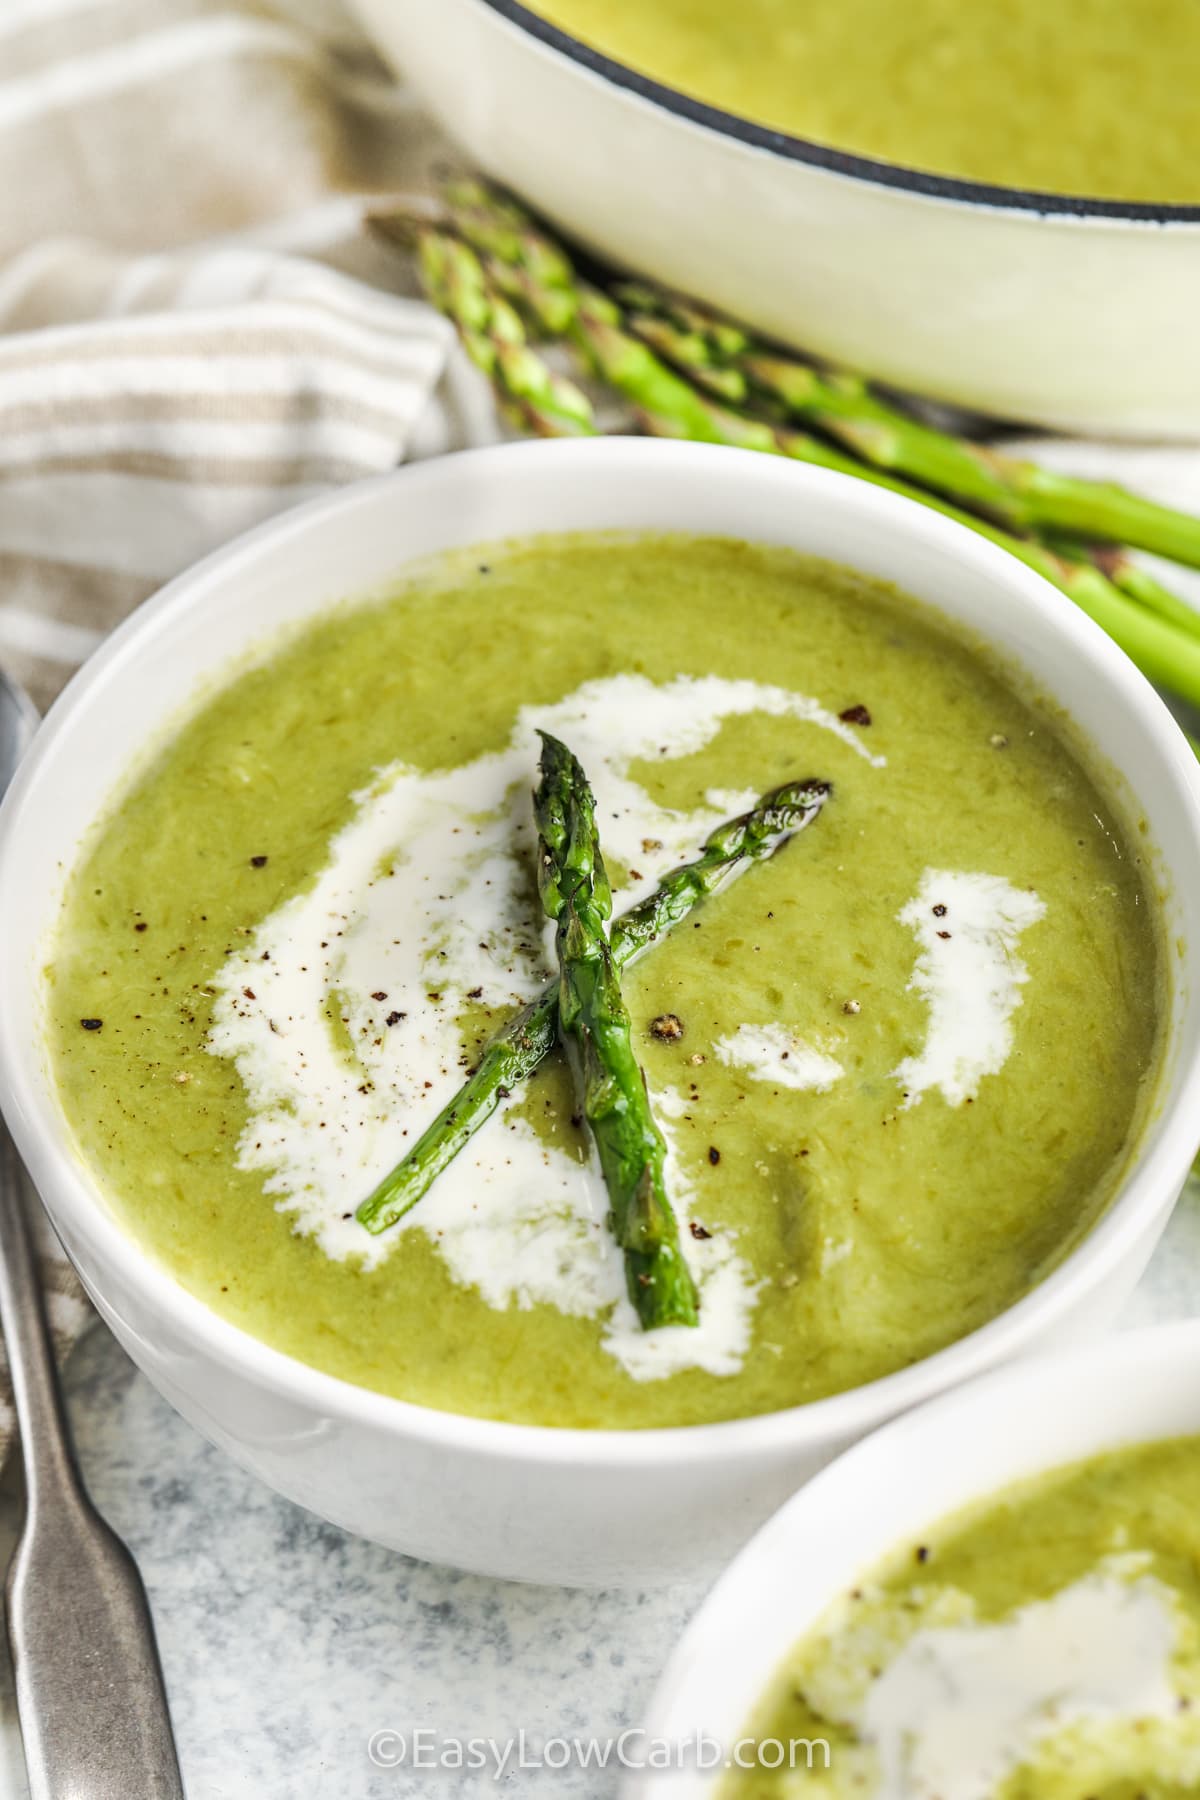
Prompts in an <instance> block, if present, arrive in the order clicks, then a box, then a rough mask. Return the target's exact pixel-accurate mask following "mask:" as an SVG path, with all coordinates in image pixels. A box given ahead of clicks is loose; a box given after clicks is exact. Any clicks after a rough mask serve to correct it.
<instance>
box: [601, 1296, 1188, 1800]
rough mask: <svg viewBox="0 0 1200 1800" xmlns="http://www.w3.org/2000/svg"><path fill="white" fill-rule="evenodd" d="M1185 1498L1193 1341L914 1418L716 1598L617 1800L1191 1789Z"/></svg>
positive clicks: (801, 1499) (1040, 1366) (887, 1435)
mask: <svg viewBox="0 0 1200 1800" xmlns="http://www.w3.org/2000/svg"><path fill="white" fill-rule="evenodd" d="M1198 1503H1200V1328H1198V1327H1197V1326H1196V1325H1194V1324H1192V1323H1190V1322H1189V1323H1186V1324H1182V1325H1171V1326H1166V1327H1160V1328H1158V1329H1155V1330H1153V1331H1146V1332H1139V1333H1133V1334H1129V1335H1118V1336H1117V1337H1115V1338H1112V1339H1109V1340H1107V1341H1105V1342H1104V1343H1102V1344H1100V1345H1098V1346H1091V1347H1089V1348H1087V1349H1085V1350H1075V1351H1071V1352H1068V1353H1066V1354H1061V1355H1059V1356H1056V1357H1052V1358H1038V1359H1035V1360H1034V1361H1033V1362H1031V1363H1029V1364H1027V1365H1023V1366H1020V1367H1017V1368H1014V1369H1006V1370H1003V1371H1001V1372H1000V1373H998V1374H995V1375H991V1376H988V1377H986V1378H985V1379H983V1380H981V1381H978V1382H971V1383H969V1384H968V1385H967V1386H966V1387H965V1388H961V1389H959V1390H957V1391H956V1392H955V1393H953V1394H951V1395H948V1396H944V1397H943V1398H942V1399H940V1400H937V1401H934V1402H932V1403H931V1404H930V1405H928V1406H924V1407H921V1408H920V1409H918V1410H917V1411H916V1412H914V1413H911V1414H909V1415H908V1416H907V1417H906V1418H903V1419H900V1420H897V1421H895V1422H894V1423H893V1424H891V1425H889V1426H887V1427H886V1428H885V1429H884V1430H882V1431H880V1432H878V1433H877V1434H876V1435H875V1436H873V1437H872V1438H870V1439H869V1440H868V1441H867V1442H866V1443H864V1444H860V1445H858V1446H856V1448H855V1449H853V1450H851V1451H849V1452H848V1453H847V1454H846V1455H845V1456H844V1457H842V1458H841V1459H840V1460H839V1461H838V1462H837V1463H836V1464H835V1465H834V1466H833V1467H832V1468H830V1469H827V1470H825V1471H823V1473H822V1474H821V1475H820V1476H818V1477H817V1479H816V1480H815V1481H813V1482H812V1483H811V1484H810V1485H809V1486H808V1487H807V1488H806V1489H805V1490H804V1491H803V1492H802V1493H800V1494H798V1495H797V1496H796V1497H795V1498H794V1499H793V1500H792V1501H790V1502H789V1504H788V1505H787V1506H785V1507H784V1508H783V1509H782V1511H780V1512H779V1513H778V1514H777V1515H776V1516H775V1518H774V1519H772V1520H771V1521H770V1523H769V1524H768V1525H766V1526H765V1527H764V1528H763V1530H762V1531H761V1532H760V1533H759V1534H758V1536H757V1537H756V1538H755V1539H754V1540H753V1541H752V1542H751V1543H750V1544H749V1545H748V1546H747V1548H746V1549H745V1550H744V1551H743V1552H742V1554H741V1555H740V1556H739V1557H738V1558H737V1559H736V1561H735V1562H734V1563H733V1565H732V1566H731V1568H730V1569H729V1570H728V1571H727V1572H726V1574H725V1575H724V1576H723V1577H722V1579H721V1580H720V1581H719V1582H718V1584H717V1586H716V1588H715V1589H714V1590H713V1592H712V1594H711V1595H710V1596H709V1598H708V1599H707V1601H706V1602H705V1604H704V1606H703V1608H702V1609H701V1611H700V1613H699V1614H698V1615H697V1617H696V1619H695V1620H694V1621H693V1623H692V1624H691V1626H690V1627H689V1628H688V1631H687V1634H686V1636H685V1638H684V1640H683V1642H682V1643H681V1645H680V1647H679V1649H678V1650H677V1652H676V1654H675V1656H674V1658H673V1660H672V1662H671V1663H670V1664H669V1665H668V1668H667V1670H666V1673H665V1675H664V1677H663V1681H662V1684H661V1686H660V1688H659V1691H658V1694H657V1695H656V1697H655V1699H654V1701H653V1702H652V1704H651V1709H650V1715H649V1717H648V1718H647V1720H646V1721H645V1726H644V1729H643V1730H639V1731H637V1732H635V1733H631V1734H630V1736H629V1754H628V1756H627V1763H628V1764H629V1765H631V1767H630V1768H629V1772H628V1774H627V1779H626V1786H625V1788H624V1790H623V1793H624V1795H625V1797H626V1800H650V1797H651V1796H655V1797H657V1796H659V1795H667V1794H670V1795H671V1796H672V1797H673V1800H751V1796H753V1800H790V1797H791V1796H794V1795H797V1794H802V1793H805V1792H809V1791H812V1792H815V1793H819V1794H820V1795H821V1796H822V1800H840V1797H842V1796H847V1797H850V1796H853V1800H885V1797H886V1800H890V1797H891V1796H897V1797H899V1796H904V1797H905V1800H935V1797H937V1800H946V1797H948V1796H953V1797H954V1800H990V1797H991V1796H994V1795H1018V1794H1019V1795H1021V1796H1022V1800H1026V1797H1028V1800H1068V1797H1070V1800H1076V1797H1080V1796H1086V1795H1100V1794H1104V1795H1108V1794H1113V1795H1117V1794H1119V1795H1125V1794H1130V1795H1134V1794H1140V1795H1145V1796H1151V1795H1176V1794H1192V1793H1195V1792H1196V1791H1197V1788H1198V1787H1200V1581H1198V1578H1197V1556H1196V1533H1197V1525H1196V1519H1197V1506H1198Z"/></svg>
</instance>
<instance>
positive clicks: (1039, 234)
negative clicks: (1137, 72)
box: [354, 0, 1200, 438]
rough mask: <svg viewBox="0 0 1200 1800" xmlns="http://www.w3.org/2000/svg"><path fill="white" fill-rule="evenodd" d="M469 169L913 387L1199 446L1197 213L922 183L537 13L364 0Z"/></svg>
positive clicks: (591, 236)
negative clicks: (633, 65) (584, 38)
mask: <svg viewBox="0 0 1200 1800" xmlns="http://www.w3.org/2000/svg"><path fill="white" fill-rule="evenodd" d="M354 3H355V5H356V7H357V10H358V12H359V14H360V16H361V18H362V20H363V22H364V24H365V25H366V27H367V28H368V30H369V31H370V33H371V34H372V36H373V38H374V40H375V42H376V43H377V45H378V46H379V48H380V50H381V51H382V52H383V53H384V55H385V56H387V57H388V58H389V59H390V60H391V62H392V63H393V65H394V66H395V67H396V68H397V69H398V70H400V71H401V72H402V73H403V75H404V76H405V78H406V79H408V80H411V82H412V83H413V85H414V87H415V88H416V89H417V91H418V92H419V93H420V95H421V96H422V97H423V98H424V99H425V100H426V101H427V103H428V104H429V106H430V107H431V108H432V110H433V111H434V112H435V113H436V115H437V117H438V119H439V120H440V122H441V123H442V124H443V125H444V126H445V128H446V130H447V131H449V132H450V133H451V134H452V136H453V137H454V138H455V139H456V140H457V141H458V143H460V144H461V145H462V147H463V149H464V150H465V151H466V152H467V154H468V155H469V156H470V157H471V158H472V160H473V161H474V162H475V163H476V164H477V165H478V167H479V168H481V169H483V170H484V171H486V172H487V173H489V174H490V175H493V176H494V177H496V178H497V179H499V180H501V181H503V182H506V183H507V184H508V185H509V186H510V187H512V188H513V189H514V190H515V191H516V192H517V193H519V194H521V195H523V196H524V197H525V198H526V199H528V200H529V201H530V202H531V203H532V204H533V205H535V206H537V207H538V208H539V209H541V211H543V212H544V213H545V215H546V216H547V217H548V218H549V219H551V220H553V221H554V222H555V223H556V224H557V225H558V226H559V227H561V229H562V230H563V231H565V232H567V233H568V234H570V235H571V236H572V237H574V238H576V239H577V240H579V241H580V242H582V243H584V244H586V245H587V246H589V247H590V248H591V249H593V250H595V251H598V252H599V253H600V254H601V255H603V256H605V257H608V258H611V259H612V260H614V261H615V262H617V263H619V264H622V265H625V266H627V267H629V268H632V269H635V270H638V271H639V272H641V273H643V274H647V275H652V276H654V277H656V278H657V279H658V280H660V281H665V282H668V283H670V284H672V285H674V286H677V287H680V288H682V289H683V290H684V291H685V292H688V293H692V294H695V295H697V296H699V297H701V298H703V299H705V300H708V301H709V302H711V303H712V304H714V305H716V306H720V307H723V308H725V309H726V310H727V311H728V312H730V313H732V314H733V315H734V316H735V317H736V318H739V319H742V320H744V321H746V322H747V323H749V324H752V325H754V326H756V327H757V328H759V329H760V330H762V331H765V332H768V333H770V334H772V335H773V336H776V337H779V338H781V339H782V340H784V341H785V342H788V343H791V344H795V345H797V346H799V347H800V348H802V349H808V350H810V351H813V352H815V353H817V354H819V355H822V356H826V357H829V358H831V359H833V360H834V361H836V362H839V363H842V364H845V365H846V366H848V367H850V368H856V369H861V370H863V371H864V372H865V373H867V374H869V375H873V376H875V377H877V378H878V379H881V380H886V381H889V382H892V383H895V384H896V385H897V386H900V387H904V388H909V389H911V390H912V391H913V392H914V393H919V394H925V395H928V396H930V397H931V398H935V399H941V400H945V401H950V402H953V403H955V404H956V405H959V406H964V407H969V408H974V409H977V410H978V411H980V412H984V413H990V414H992V415H994V416H996V417H998V418H1007V419H1017V420H1026V421H1029V422H1031V423H1034V424H1040V425H1051V426H1060V427H1064V428H1067V429H1071V430H1078V431H1084V432H1095V433H1110V434H1122V435H1130V436H1143V437H1154V436H1169V437H1178V438H1187V437H1196V436H1198V435H1200V357H1198V356H1197V355H1196V353H1195V329H1196V323H1195V322H1196V318H1197V315H1198V314H1200V207H1195V206H1190V207H1185V206H1147V205H1138V204H1134V203H1125V202H1117V201H1098V200H1088V199H1086V198H1079V199H1073V198H1064V197H1062V196H1056V195H1047V194H1036V193H1031V192H1027V191H1026V190H1023V189H1019V188H997V187H988V186H985V185H983V184H981V183H978V182H970V181H956V180H952V179H950V178H947V177H941V176H935V175H927V174H922V173H919V172H918V171H915V170H911V169H905V168H901V167H899V166H897V165H893V164H890V163H880V162H874V161H871V160H869V159H867V158H865V157H859V156H854V155H851V154H848V153H842V152H839V151H837V150H832V149H828V148H826V147H824V146H822V145H818V144H813V143H809V142H806V141H805V140H803V139H800V138H795V137H789V136H787V135H786V134H785V133H783V132H778V131H771V130H768V129H766V128H764V127H761V126H757V125H754V124H751V123H750V122H748V121H747V120H744V119H741V118H737V117H735V116H733V115H732V114H729V113H724V112H720V111H717V110H716V109H715V108H713V107H709V106H705V105H702V104H700V103H699V102H697V101H694V100H691V99H689V98H687V97H686V96H685V95H683V94H681V93H678V92H677V91H676V90H674V89H672V88H669V87H665V86H663V85H662V84H661V83H659V82H656V81H652V80H650V79H648V78H646V77H644V76H642V75H639V74H637V73H635V72H634V71H633V70H631V69H628V68H626V67H625V66H623V65H622V64H620V63H617V62H614V61H613V60H612V59H611V58H609V57H606V56H603V55H601V54H599V53H598V52H596V51H594V50H591V49H589V48H588V47H587V46H586V45H584V44H582V43H580V42H579V41H578V40H577V39H575V38H572V37H570V36H568V35H566V34H565V33H564V32H561V31H558V30H556V29H555V28H554V27H553V26H550V25H548V24H547V23H546V22H545V21H544V20H542V19H540V18H539V17H538V16H537V15H536V14H535V13H532V12H530V11H529V10H528V8H527V7H525V6H522V5H520V4H519V3H518V0H437V3H436V5H431V4H430V0H354Z"/></svg>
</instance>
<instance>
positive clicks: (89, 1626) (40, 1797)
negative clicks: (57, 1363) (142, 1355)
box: [0, 1126, 183, 1800]
mask: <svg viewBox="0 0 1200 1800" xmlns="http://www.w3.org/2000/svg"><path fill="white" fill-rule="evenodd" d="M0 1139H2V1142H0V1329H2V1330H3V1333H4V1343H5V1348H6V1350H7V1352H8V1365H9V1369H10V1371H11V1375H12V1389H13V1403H14V1406H15V1409H16V1414H17V1422H18V1425H19V1427H20V1432H21V1450H22V1457H23V1461H24V1465H25V1487H26V1509H25V1522H24V1527H23V1529H22V1533H21V1538H20V1541H19V1543H18V1545H17V1549H16V1552H15V1554H14V1556H13V1561H12V1567H11V1568H10V1570H9V1574H8V1636H9V1643H10V1644H11V1646H12V1655H13V1669H14V1673H15V1677H16V1690H17V1710H18V1713H19V1715H20V1720H21V1736H22V1740H23V1742H24V1747H25V1761H26V1766H27V1769H28V1774H29V1791H30V1796H31V1800H183V1783H182V1781H181V1779H180V1775H179V1763H178V1760H177V1758H176V1754H175V1741H174V1737H173V1735H172V1732H171V1720H170V1715H169V1714H168V1711H167V1698H166V1693H165V1690H164V1688H163V1678H162V1669H161V1667H160V1666H159V1660H158V1650H157V1647H156V1645H155V1641H154V1626H153V1622H152V1621H151V1617H150V1609H149V1606H148V1604H147V1601H146V1591H145V1589H144V1587H143V1586H142V1579H141V1576H140V1575H139V1574H138V1571H137V1566H136V1564H135V1563H134V1560H133V1558H132V1556H131V1555H130V1554H129V1551H128V1550H127V1549H126V1548H125V1545H124V1544H123V1543H122V1542H121V1540H120V1539H119V1538H118V1537H117V1536H116V1534H115V1533H114V1532H113V1531H111V1530H110V1529H109V1527H108V1526H107V1525H106V1524H105V1523H104V1520H103V1519H101V1517H100V1516H99V1514H98V1513H97V1512H96V1511H95V1509H94V1507H93V1506H92V1504H91V1501H90V1500H89V1499H88V1497H87V1495H86V1493H85V1492H84V1489H83V1486H82V1483H81V1482H80V1479H79V1474H78V1471H77V1469H76V1467H75V1462H74V1458H73V1456H72V1453H71V1448H70V1443H69V1439H68V1436H67V1428H66V1421H65V1417H64V1414H63V1408H62V1401H61V1398H60V1396H59V1390H58V1378H57V1374H56V1371H55V1367H54V1359H53V1355H52V1352H51V1348H50V1339H49V1334H48V1332H47V1329H46V1321H45V1315H44V1313H43V1310H42V1300H41V1291H40V1287H39V1283H38V1278H37V1268H36V1265H35V1262H34V1257H33V1252H32V1248H31V1245H30V1239H29V1230H28V1227H27V1225H26V1221H25V1214H24V1209H23V1203H22V1198H21V1174H20V1165H19V1163H18V1161H17V1154H16V1151H15V1149H14V1148H13V1145H12V1142H11V1140H10V1138H9V1136H8V1133H7V1132H6V1131H4V1130H3V1127H2V1126H0Z"/></svg>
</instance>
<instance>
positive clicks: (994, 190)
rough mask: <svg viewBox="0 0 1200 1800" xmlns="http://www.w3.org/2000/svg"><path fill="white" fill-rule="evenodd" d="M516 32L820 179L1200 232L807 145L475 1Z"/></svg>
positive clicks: (1183, 214)
mask: <svg viewBox="0 0 1200 1800" xmlns="http://www.w3.org/2000/svg"><path fill="white" fill-rule="evenodd" d="M479 4H481V5H483V6H485V7H487V8H488V9H489V10H490V11H491V12H494V13H496V14H497V15H498V16H499V17H500V18H501V19H504V20H506V21H507V22H508V23H509V24H510V25H512V26H514V27H515V28H516V29H517V30H518V31H521V32H524V33H525V35H526V36H527V37H531V38H534V39H536V40H537V42H539V43H540V44H542V45H543V46H544V47H545V48H546V49H548V50H551V51H557V52H558V53H559V55H561V56H563V57H566V58H567V59H568V60H569V61H571V62H573V63H575V64H576V65H577V66H578V67H580V68H582V69H584V70H585V71H586V72H587V73H588V74H590V75H593V76H596V77H598V78H599V79H600V80H602V81H605V82H607V83H608V84H609V85H610V86H612V87H617V88H623V89H624V90H625V91H626V92H627V93H630V94H633V95H634V96H635V97H636V98H638V99H639V100H644V101H647V102H649V103H650V104H652V105H654V106H658V107H661V108H662V109H663V110H664V111H666V112H670V113H674V114H675V116H676V117H677V118H679V119H682V120H684V121H686V122H687V123H689V124H692V125H699V126H702V127H703V128H704V129H706V130H708V131H714V132H717V133H718V134H719V135H721V136H723V137H727V138H732V139H733V140H734V141H735V142H737V143H739V144H742V145H744V146H746V147H747V148H748V149H752V150H762V151H766V152H767V153H768V154H769V155H772V156H779V157H782V158H783V159H784V160H785V161H788V162H799V163H807V164H808V165H809V166H810V167H812V168H816V169H823V170H824V171H825V172H826V173H827V174H832V175H841V176H844V177H846V178H847V179H849V180H852V181H860V182H864V183H866V184H867V185H869V186H872V187H883V188H891V189H894V190H899V191H900V192H902V193H909V194H915V195H919V196H920V197H922V198H924V199H927V200H942V201H950V202H954V203H957V204H959V205H962V206H967V207H973V208H975V209H977V210H980V211H993V212H994V211H1005V210H1007V211H1015V212H1023V213H1034V214H1036V215H1038V216H1039V217H1041V218H1047V219H1049V218H1056V219H1065V220H1071V221H1075V222H1077V223H1078V222H1081V221H1084V220H1088V219H1108V220H1114V221H1116V220H1120V221H1122V222H1124V223H1126V224H1130V225H1200V204H1189V205H1183V204H1180V203H1171V202H1167V201H1147V200H1101V199H1094V198H1092V197H1090V196H1088V195H1083V194H1057V193H1050V192H1046V191H1044V190H1042V189H1039V188H1023V187H1008V186H1005V185H1004V184H1002V183H995V182H988V181H972V180H969V179H967V178H965V177H961V176H956V175H938V174H935V173H934V172H933V171H932V170H926V169H916V168H912V167H910V166H909V165H908V164H906V163H895V162H886V161H884V160H883V159H881V158H877V157H873V156H861V155H859V154H857V153H856V152H855V151H852V150H839V149H837V148H836V147H835V146H833V145H832V144H822V143H818V142H817V141H816V140H815V139H813V138H804V137H797V136H796V135H795V134H793V133H792V132H788V131H781V130H778V129H776V128H775V127H773V126H770V125H760V124H757V123H756V122H755V121H754V120H753V119H747V118H745V117H743V115H742V114H740V113H732V112H726V111H725V110H724V109H723V108H722V107H719V106H711V105H709V104H708V102H707V101H704V100H697V99H695V98H693V97H692V96H691V95H690V94H685V93H683V92H682V91H681V90H680V89H678V88H674V87H671V86H670V85H669V84H668V83H666V82H662V81H658V80H656V79H655V78H654V77H653V76H652V75H645V74H642V73H641V71H640V70H637V69H634V68H631V67H630V65H629V64H627V63H623V62H621V61H619V60H618V59H617V58H616V57H613V56H609V55H608V54H607V53H606V52H605V51H603V50H598V49H596V48H595V47H594V46H593V45H591V44H588V43H585V42H584V41H583V40H582V39H581V38H577V37H573V36H572V35H571V33H570V32H568V31H564V30H563V29H562V27H561V26H558V25H554V24H552V23H551V22H550V20H548V19H545V18H543V17H542V16H541V14H540V13H536V12H533V11H531V9H530V8H529V7H528V6H526V5H524V4H523V3H522V0H479Z"/></svg>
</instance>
